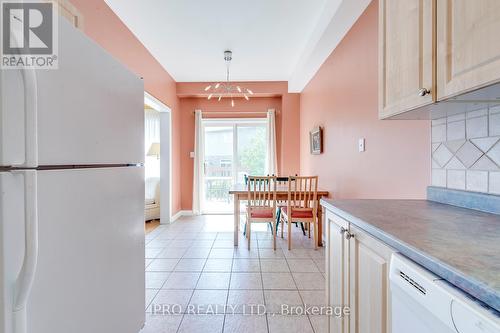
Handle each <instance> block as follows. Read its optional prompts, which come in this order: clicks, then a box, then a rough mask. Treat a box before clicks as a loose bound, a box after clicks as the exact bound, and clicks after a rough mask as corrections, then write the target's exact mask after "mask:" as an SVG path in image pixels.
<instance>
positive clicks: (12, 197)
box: [0, 172, 25, 333]
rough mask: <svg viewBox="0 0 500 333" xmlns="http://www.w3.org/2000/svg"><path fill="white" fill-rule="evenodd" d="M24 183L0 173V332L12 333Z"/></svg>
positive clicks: (16, 176) (21, 252)
mask: <svg viewBox="0 0 500 333" xmlns="http://www.w3.org/2000/svg"><path fill="white" fill-rule="evenodd" d="M24 180H25V177H24V176H23V174H22V173H12V172H0V332H5V333H11V332H14V316H13V312H14V298H15V297H14V292H15V284H16V279H17V277H18V276H19V273H20V271H21V267H22V264H23V257H24V231H25V229H24V226H25V223H24V221H25V215H24Z"/></svg>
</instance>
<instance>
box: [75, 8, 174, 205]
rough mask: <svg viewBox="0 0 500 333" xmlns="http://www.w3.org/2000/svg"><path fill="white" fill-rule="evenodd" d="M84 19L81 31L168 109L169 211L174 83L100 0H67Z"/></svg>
mask: <svg viewBox="0 0 500 333" xmlns="http://www.w3.org/2000/svg"><path fill="white" fill-rule="evenodd" d="M70 1H71V3H72V4H73V5H74V6H75V7H76V8H77V9H78V11H79V12H80V13H81V14H82V15H83V18H84V32H85V33H86V34H87V35H88V36H89V37H90V38H92V39H93V40H94V41H95V42H97V43H98V44H99V45H101V46H102V47H103V48H104V49H106V50H107V51H108V52H109V53H111V54H112V55H113V56H114V57H115V58H117V59H118V60H119V61H121V62H122V63H123V64H125V65H126V66H127V67H128V68H129V69H130V70H131V71H132V72H134V73H136V74H137V75H138V76H141V77H143V78H144V89H145V90H146V91H147V92H148V93H150V94H151V95H153V96H155V97H156V98H158V99H159V100H160V101H162V102H163V103H165V104H166V105H168V106H169V107H170V108H171V109H172V158H173V165H172V175H173V183H172V191H173V195H172V214H175V213H176V212H177V211H179V210H180V208H181V200H180V192H181V189H180V186H181V182H180V178H181V177H180V170H181V169H180V158H179V157H180V140H179V139H180V133H181V131H180V112H179V99H178V98H177V95H176V83H175V81H174V80H173V79H172V77H171V76H170V74H169V73H168V72H167V71H166V70H165V69H164V68H163V67H162V66H161V65H160V63H158V61H156V60H155V58H154V57H153V56H152V55H151V54H150V53H149V51H148V50H146V48H145V47H144V46H143V45H142V44H141V42H140V41H139V40H138V39H137V38H136V37H135V36H134V35H133V34H132V32H131V31H130V30H128V28H127V27H126V26H125V25H124V24H123V22H122V21H121V20H120V19H119V18H118V17H117V16H116V15H115V13H114V12H113V11H112V10H111V9H110V8H109V7H108V6H107V5H106V3H105V2H104V1H102V0H70Z"/></svg>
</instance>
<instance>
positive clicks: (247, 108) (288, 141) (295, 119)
mask: <svg viewBox="0 0 500 333" xmlns="http://www.w3.org/2000/svg"><path fill="white" fill-rule="evenodd" d="M206 85H207V83H177V93H178V95H179V96H184V98H181V99H180V110H181V127H182V133H181V147H180V149H181V170H182V175H181V189H182V194H181V201H182V202H181V206H182V209H183V210H190V209H191V207H192V196H193V159H192V158H190V157H189V152H191V151H193V150H194V115H193V111H194V110H196V109H200V110H202V111H204V112H206V113H207V115H206V116H207V117H217V118H236V117H249V118H251V117H263V115H258V114H255V113H252V112H255V111H257V112H261V111H267V110H268V109H275V110H276V111H277V115H276V140H277V144H276V146H277V147H276V149H277V151H278V166H279V173H280V174H282V175H289V174H295V173H298V172H299V167H300V163H299V152H298V149H299V143H300V141H299V118H300V115H299V101H300V98H299V95H298V94H288V92H287V91H288V87H287V84H286V82H245V83H241V85H242V86H244V87H248V88H250V89H252V90H253V91H254V92H255V95H256V96H268V97H254V98H251V99H250V101H245V100H244V99H236V100H235V107H234V108H232V107H231V105H230V104H229V101H228V100H222V101H221V102H217V100H216V99H211V100H207V99H206V97H204V96H203V95H205V92H204V90H203V88H204V87H205V86H206ZM186 96H189V97H186ZM211 111H217V112H227V114H223V115H221V114H220V113H218V114H217V115H214V116H210V112H211ZM234 112H245V114H244V115H241V114H234Z"/></svg>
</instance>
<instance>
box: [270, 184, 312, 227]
mask: <svg viewBox="0 0 500 333" xmlns="http://www.w3.org/2000/svg"><path fill="white" fill-rule="evenodd" d="M295 176H297V174H295ZM288 180H289V177H276V187H285V188H288ZM287 205H288V199H285V200H276V232H278V227H279V224H280V221H281V209H282V208H284V207H286V206H287ZM297 224H298V223H295V227H298V225H297ZM300 228H301V229H302V233H303V234H304V236H305V235H306V231H305V229H304V224H303V223H300Z"/></svg>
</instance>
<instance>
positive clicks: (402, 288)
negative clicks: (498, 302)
mask: <svg viewBox="0 0 500 333" xmlns="http://www.w3.org/2000/svg"><path fill="white" fill-rule="evenodd" d="M389 278H390V284H391V300H392V315H391V317H392V333H457V332H458V333H500V317H499V316H498V313H494V310H491V311H490V310H489V309H486V308H484V307H482V306H480V305H479V304H477V303H476V302H475V301H473V300H472V299H470V297H469V296H468V295H466V294H464V293H463V292H462V291H460V290H458V289H457V288H455V287H453V286H451V285H450V284H449V283H447V282H446V281H444V280H443V279H441V278H439V277H438V276H436V275H434V274H433V273H431V272H429V271H428V270H426V269H424V268H422V267H421V266H419V265H417V264H416V263H414V262H413V261H411V260H409V259H407V258H406V257H404V256H402V255H400V254H398V253H395V254H393V255H392V258H391V268H390V277H389Z"/></svg>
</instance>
